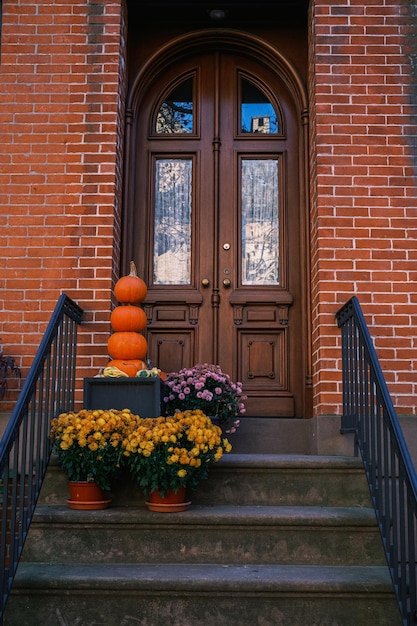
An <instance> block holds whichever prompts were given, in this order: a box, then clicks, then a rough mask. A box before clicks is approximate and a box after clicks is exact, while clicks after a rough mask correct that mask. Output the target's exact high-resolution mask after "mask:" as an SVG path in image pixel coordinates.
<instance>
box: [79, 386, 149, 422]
mask: <svg viewBox="0 0 417 626" xmlns="http://www.w3.org/2000/svg"><path fill="white" fill-rule="evenodd" d="M84 408H86V409H117V410H119V411H120V410H122V409H130V410H131V411H132V413H135V414H136V415H140V417H158V416H159V415H161V380H160V378H159V377H153V378H84Z"/></svg>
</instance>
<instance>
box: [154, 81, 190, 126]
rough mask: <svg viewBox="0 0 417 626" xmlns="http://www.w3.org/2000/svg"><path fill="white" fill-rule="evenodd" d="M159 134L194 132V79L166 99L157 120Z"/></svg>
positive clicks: (184, 82)
mask: <svg viewBox="0 0 417 626" xmlns="http://www.w3.org/2000/svg"><path fill="white" fill-rule="evenodd" d="M156 132H157V133H161V134H163V133H192V132H193V79H192V78H187V80H184V81H183V82H182V83H180V84H179V85H178V86H177V87H175V89H173V90H172V91H171V93H170V94H169V96H168V97H167V98H165V100H164V102H163V103H162V105H161V108H160V109H159V111H158V115H157V118H156Z"/></svg>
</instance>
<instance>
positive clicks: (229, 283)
mask: <svg viewBox="0 0 417 626" xmlns="http://www.w3.org/2000/svg"><path fill="white" fill-rule="evenodd" d="M231 284H232V281H231V280H230V278H225V279H224V280H223V287H225V289H229V287H230V285H231Z"/></svg>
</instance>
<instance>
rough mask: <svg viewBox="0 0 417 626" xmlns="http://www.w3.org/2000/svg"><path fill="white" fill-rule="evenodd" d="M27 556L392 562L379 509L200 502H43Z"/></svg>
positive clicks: (85, 559) (233, 561)
mask: <svg viewBox="0 0 417 626" xmlns="http://www.w3.org/2000/svg"><path fill="white" fill-rule="evenodd" d="M22 559H23V560H24V561H26V562H28V561H44V560H48V561H50V562H51V563H52V562H56V561H59V562H60V563H73V562H79V563H88V562H91V561H93V562H95V563H106V562H117V563H123V562H125V563H131V562H133V563H134V562H148V563H158V562H159V563H169V562H174V561H176V562H178V563H193V562H195V561H196V560H197V561H198V562H199V563H221V564H241V565H242V564H246V563H248V564H250V563H254V562H258V563H263V564H277V563H286V564H314V563H320V564H321V565H359V564H360V565H372V564H373V565H385V556H384V552H383V549H382V543H381V538H380V534H379V531H378V528H377V526H376V523H375V514H374V512H373V510H372V509H368V508H359V507H356V508H352V507H314V506H313V507H301V506H298V507H297V506H294V507H285V506H284V507H281V506H224V505H220V506H213V507H204V506H199V505H192V506H191V507H190V508H189V509H188V510H187V511H186V512H184V513H170V514H160V513H153V512H150V511H148V510H147V509H145V508H143V507H142V508H140V507H129V508H126V507H115V508H109V509H105V510H103V511H76V510H69V509H68V508H67V507H66V506H64V505H43V506H38V507H37V509H36V512H35V516H34V519H33V522H32V526H31V530H30V533H29V537H28V539H27V541H26V544H25V548H24V552H23V557H22Z"/></svg>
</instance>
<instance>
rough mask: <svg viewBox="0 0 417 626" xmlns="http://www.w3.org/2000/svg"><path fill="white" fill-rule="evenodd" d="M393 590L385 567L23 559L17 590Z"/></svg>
mask: <svg viewBox="0 0 417 626" xmlns="http://www.w3.org/2000/svg"><path fill="white" fill-rule="evenodd" d="M28 588H30V589H42V590H45V591H48V589H49V590H53V589H62V590H65V591H67V590H68V589H69V588H70V589H72V590H74V591H76V590H81V589H90V590H91V591H92V592H93V593H94V590H96V589H100V590H103V589H109V590H112V591H114V590H115V589H117V590H118V592H122V591H128V590H148V591H158V590H160V591H162V590H166V589H169V591H170V592H181V591H185V592H191V591H194V592H195V591H204V592H206V593H207V592H219V593H220V592H223V593H230V592H233V593H234V594H242V595H243V594H246V593H248V592H251V593H254V592H258V593H262V592H264V593H271V592H273V593H278V594H279V593H283V594H285V593H295V594H298V595H300V594H302V593H310V592H311V593H321V594H334V593H336V592H337V593H338V594H343V595H344V594H347V595H351V594H362V593H366V594H367V597H369V595H372V593H374V594H389V595H393V594H394V592H393V587H392V581H391V577H390V575H389V572H388V569H387V567H384V566H375V565H372V566H356V565H355V566H348V567H346V566H320V565H281V564H279V565H263V564H257V563H254V564H246V565H217V564H205V563H193V564H189V563H188V564H181V563H156V564H150V563H100V564H93V563H43V562H37V563H20V565H19V568H18V571H17V575H16V578H15V583H14V589H15V590H16V591H17V592H19V590H23V589H28Z"/></svg>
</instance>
